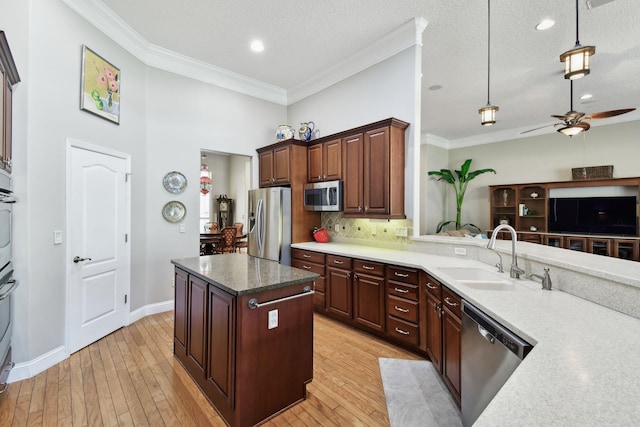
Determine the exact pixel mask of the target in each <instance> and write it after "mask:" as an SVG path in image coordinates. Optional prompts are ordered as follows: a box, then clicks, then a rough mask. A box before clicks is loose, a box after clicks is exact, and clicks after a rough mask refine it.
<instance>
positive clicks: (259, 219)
mask: <svg viewBox="0 0 640 427" xmlns="http://www.w3.org/2000/svg"><path fill="white" fill-rule="evenodd" d="M256 243H257V245H258V253H259V254H260V255H263V248H262V247H263V245H264V200H263V199H259V200H258V206H257V207H256Z"/></svg>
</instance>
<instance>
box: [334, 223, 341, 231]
mask: <svg viewBox="0 0 640 427" xmlns="http://www.w3.org/2000/svg"><path fill="white" fill-rule="evenodd" d="M333 229H334V230H335V232H336V233H338V232H340V224H336V225H334V226H333Z"/></svg>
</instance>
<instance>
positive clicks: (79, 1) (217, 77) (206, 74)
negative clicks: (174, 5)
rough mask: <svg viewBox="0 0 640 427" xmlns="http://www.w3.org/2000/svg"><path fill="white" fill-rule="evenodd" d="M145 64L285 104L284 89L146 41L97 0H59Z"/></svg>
mask: <svg viewBox="0 0 640 427" xmlns="http://www.w3.org/2000/svg"><path fill="white" fill-rule="evenodd" d="M62 1H63V3H64V4H66V5H67V6H68V7H69V8H71V9H72V10H74V11H75V12H76V13H78V14H79V15H80V16H81V17H83V18H84V19H86V20H87V21H88V22H90V23H91V24H93V25H94V26H95V27H96V28H97V29H98V30H99V31H101V32H103V33H104V34H105V35H107V37H109V38H110V39H112V40H113V41H114V42H116V43H117V44H118V45H120V46H121V47H122V48H123V49H125V50H126V51H127V52H129V53H130V54H131V55H133V56H134V57H136V58H137V59H139V60H140V61H142V62H143V63H144V64H145V65H148V66H150V67H154V68H158V69H161V70H165V71H169V72H171V73H175V74H178V75H182V76H185V77H189V78H192V79H195V80H200V81H202V82H205V83H210V84H213V85H216V86H219V87H222V88H225V89H229V90H231V91H234V92H239V93H243V94H245V95H249V96H253V97H256V98H260V99H264V100H266V101H270V102H273V103H276V104H280V105H287V96H286V91H285V90H284V89H283V88H279V87H276V86H273V85H269V84H267V83H264V82H261V81H258V80H255V79H251V78H249V77H246V76H243V75H241V74H237V73H233V72H231V71H228V70H225V69H223V68H220V67H215V66H213V65H210V64H207V63H204V62H202V61H198V60H195V59H193V58H189V57H187V56H184V55H180V54H178V53H176V52H173V51H171V50H168V49H164V48H161V47H159V46H156V45H153V44H151V43H149V42H148V41H147V40H146V39H145V38H144V37H142V36H141V35H140V34H139V33H138V32H137V31H135V30H134V29H133V28H132V27H131V26H129V24H127V23H126V22H124V21H123V20H122V19H121V18H120V17H119V16H118V15H116V14H115V13H114V12H113V11H112V10H111V9H109V8H108V7H106V6H105V5H104V4H103V3H102V2H101V1H99V0H62Z"/></svg>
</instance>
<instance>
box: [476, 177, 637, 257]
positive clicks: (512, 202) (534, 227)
mask: <svg viewBox="0 0 640 427" xmlns="http://www.w3.org/2000/svg"><path fill="white" fill-rule="evenodd" d="M589 187H597V188H604V187H620V188H622V187H624V188H626V189H627V190H626V191H627V193H634V194H635V193H637V194H638V197H640V178H639V177H630V178H609V179H590V180H574V181H558V182H541V183H531V184H503V185H492V186H489V193H490V200H489V204H490V224H491V227H492V229H493V228H495V227H497V226H498V225H500V224H501V223H507V224H509V225H511V226H513V227H514V228H515V229H516V231H517V232H518V240H522V241H526V242H530V243H540V244H543V245H547V246H553V247H557V248H563V249H570V250H574V251H580V252H589V253H593V254H597V255H603V256H613V257H618V258H623V259H628V260H634V261H640V258H639V257H638V253H637V252H634V251H635V250H636V249H635V248H636V247H637V245H638V242H639V241H640V237H638V236H631V237H629V236H613V235H612V236H599V237H597V238H596V237H590V236H588V235H586V234H583V235H581V234H580V233H572V234H566V233H561V232H550V231H549V217H550V212H551V211H550V209H551V208H550V207H549V203H550V200H551V199H550V198H551V197H553V191H557V190H562V191H564V190H572V189H577V190H579V191H584V190H585V189H586V188H589ZM595 191H596V190H594V192H595ZM594 194H595V193H594ZM488 234H489V235H491V234H492V230H488ZM499 234H500V235H499V236H498V238H500V239H511V235H510V233H508V232H500V233H499ZM617 242H620V244H621V246H617ZM617 248H620V250H618V249H617Z"/></svg>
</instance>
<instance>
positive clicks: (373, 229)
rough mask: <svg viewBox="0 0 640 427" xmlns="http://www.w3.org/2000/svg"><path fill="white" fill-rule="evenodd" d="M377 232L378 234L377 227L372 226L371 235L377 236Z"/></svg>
mask: <svg viewBox="0 0 640 427" xmlns="http://www.w3.org/2000/svg"><path fill="white" fill-rule="evenodd" d="M377 232H378V229H377V228H376V226H375V225H372V226H371V235H372V236H375V235H376V233H377Z"/></svg>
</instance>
